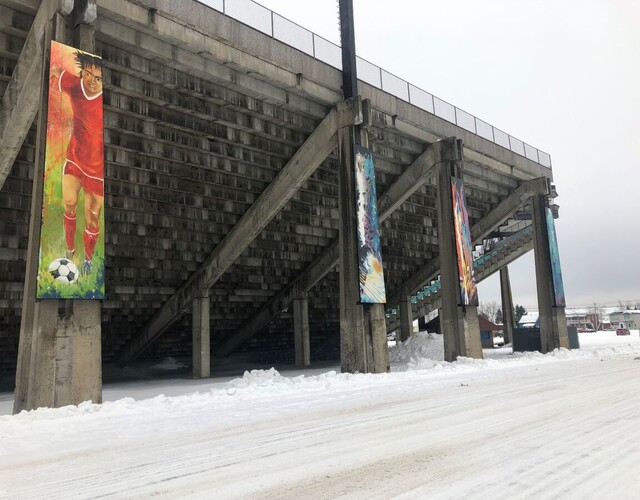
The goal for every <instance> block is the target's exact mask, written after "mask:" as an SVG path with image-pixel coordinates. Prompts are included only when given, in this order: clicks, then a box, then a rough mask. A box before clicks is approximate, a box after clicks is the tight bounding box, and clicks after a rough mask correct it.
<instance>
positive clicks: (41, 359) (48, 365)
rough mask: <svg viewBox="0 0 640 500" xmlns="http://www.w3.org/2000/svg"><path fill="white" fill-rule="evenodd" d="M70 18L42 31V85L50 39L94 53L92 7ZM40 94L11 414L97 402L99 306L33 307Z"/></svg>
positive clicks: (42, 115) (80, 5)
mask: <svg viewBox="0 0 640 500" xmlns="http://www.w3.org/2000/svg"><path fill="white" fill-rule="evenodd" d="M71 15H72V16H73V19H74V22H73V23H72V24H73V25H74V26H76V27H75V29H74V30H73V32H70V31H69V30H67V28H66V22H67V19H66V18H64V17H63V16H61V15H60V14H59V13H58V14H55V15H54V17H53V19H52V21H51V22H50V23H48V24H47V25H46V27H45V30H44V36H43V37H42V43H43V44H44V45H43V50H42V54H43V57H44V63H43V70H42V74H41V75H40V78H41V81H42V82H48V74H49V67H48V65H49V52H50V41H51V40H52V39H55V40H58V41H60V42H62V43H66V44H71V45H74V46H75V47H78V48H79V49H82V50H86V51H89V52H93V53H95V31H94V28H93V27H92V26H90V25H88V24H85V23H88V22H92V21H93V20H94V19H95V2H92V1H84V2H83V1H78V2H76V7H75V8H74V11H73V12H72V13H71ZM40 93H41V97H40V108H39V113H38V119H37V137H36V160H35V166H34V176H33V177H34V182H33V192H32V205H31V218H30V227H29V243H28V249H27V270H26V273H25V286H24V295H23V307H22V323H21V326H20V344H19V347H18V349H19V352H18V366H17V370H16V391H15V394H16V396H15V402H14V408H13V411H14V413H18V412H20V411H22V410H31V409H34V408H38V407H41V406H46V407H53V406H56V407H59V406H65V405H69V404H79V403H81V402H83V401H88V400H91V401H93V402H94V403H101V402H102V354H101V324H100V321H101V303H100V302H99V301H57V300H43V301H41V302H38V303H36V301H35V290H36V277H37V268H38V254H39V248H40V214H41V210H42V185H43V180H44V171H43V170H44V164H45V161H44V156H45V140H46V129H47V114H48V105H47V102H48V86H47V85H44V84H43V85H42V86H41V89H40Z"/></svg>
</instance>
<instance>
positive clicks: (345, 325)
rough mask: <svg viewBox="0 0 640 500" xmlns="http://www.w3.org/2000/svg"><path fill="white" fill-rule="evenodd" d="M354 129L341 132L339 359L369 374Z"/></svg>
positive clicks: (353, 370) (351, 369)
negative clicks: (358, 224)
mask: <svg viewBox="0 0 640 500" xmlns="http://www.w3.org/2000/svg"><path fill="white" fill-rule="evenodd" d="M354 133H355V129H354V127H344V128H342V129H340V130H339V131H338V154H339V157H340V166H339V173H338V183H339V188H338V192H339V196H338V210H339V214H340V234H339V244H338V247H339V252H340V266H339V269H340V359H341V364H342V371H343V372H349V373H356V372H361V373H366V372H368V371H369V364H368V362H367V361H368V356H367V352H366V351H367V349H366V341H365V328H364V312H363V307H362V305H360V304H359V301H360V294H359V277H358V274H359V270H358V258H357V247H356V245H357V232H356V231H357V228H356V217H355V206H356V201H355V174H354V172H353V168H352V163H353V160H352V158H353V147H352V145H353V144H354Z"/></svg>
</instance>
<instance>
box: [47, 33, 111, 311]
mask: <svg viewBox="0 0 640 500" xmlns="http://www.w3.org/2000/svg"><path fill="white" fill-rule="evenodd" d="M102 116H103V112H102V59H101V58H100V57H99V56H96V55H93V54H90V53H88V52H83V51H81V50H78V49H75V48H73V47H69V46H66V45H63V44H61V43H58V42H55V41H53V42H51V60H50V67H49V111H48V115H47V141H46V150H45V169H44V170H45V172H44V192H43V201H42V223H41V233H40V259H39V264H38V286H37V290H36V298H38V299H58V298H64V299H102V298H104V293H105V292H104V212H103V210H102V207H103V203H104V141H103V121H102Z"/></svg>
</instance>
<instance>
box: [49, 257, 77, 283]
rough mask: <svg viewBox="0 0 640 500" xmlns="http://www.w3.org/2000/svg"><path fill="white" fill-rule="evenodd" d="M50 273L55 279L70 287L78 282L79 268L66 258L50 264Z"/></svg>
mask: <svg viewBox="0 0 640 500" xmlns="http://www.w3.org/2000/svg"><path fill="white" fill-rule="evenodd" d="M49 272H50V273H51V276H53V279H54V280H56V281H59V282H60V283H66V284H67V285H70V284H71V283H75V282H76V281H78V275H79V274H80V273H79V272H78V266H76V265H75V264H74V263H73V262H72V261H70V260H69V259H67V258H65V257H61V258H59V259H56V260H54V261H53V262H52V263H51V264H49Z"/></svg>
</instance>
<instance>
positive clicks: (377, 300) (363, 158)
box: [354, 146, 387, 304]
mask: <svg viewBox="0 0 640 500" xmlns="http://www.w3.org/2000/svg"><path fill="white" fill-rule="evenodd" d="M354 163H355V190H356V204H357V205H356V215H357V222H358V228H357V233H358V268H359V277H360V302H361V303H363V304H384V303H386V301H387V296H386V292H385V285H384V272H383V269H382V254H381V251H380V227H379V222H378V201H377V196H376V178H375V168H374V159H373V152H372V151H371V150H369V149H367V148H363V147H361V146H355V148H354Z"/></svg>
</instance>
